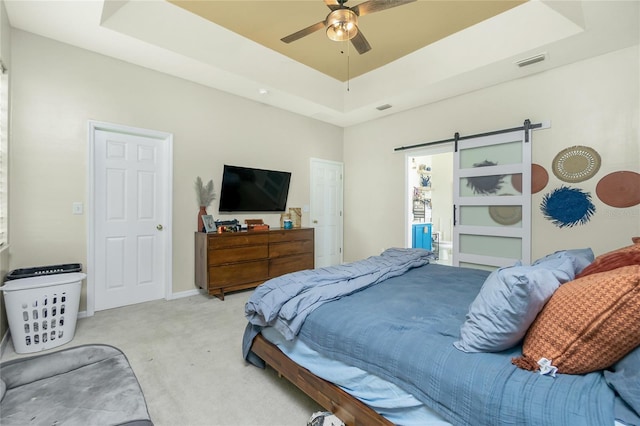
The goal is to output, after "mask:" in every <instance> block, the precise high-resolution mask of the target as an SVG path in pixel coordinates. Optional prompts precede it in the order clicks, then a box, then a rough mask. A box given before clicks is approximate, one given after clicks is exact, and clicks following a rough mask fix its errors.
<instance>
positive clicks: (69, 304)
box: [0, 272, 86, 354]
mask: <svg viewBox="0 0 640 426" xmlns="http://www.w3.org/2000/svg"><path fill="white" fill-rule="evenodd" d="M85 278H86V274H83V273H81V272H72V273H68V274H56V275H43V276H37V277H32V278H22V279H16V280H11V281H7V282H5V284H4V286H2V287H0V290H2V291H3V292H4V302H5V308H6V311H7V319H8V320H9V330H10V331H11V340H12V341H13V347H14V349H15V351H16V353H19V354H23V353H31V352H38V351H44V350H46V349H51V348H55V347H57V346H60V345H63V344H65V343H67V342H70V341H71V340H72V339H73V336H74V334H75V332H76V320H77V319H78V307H79V304H80V289H81V287H82V280H84V279H85Z"/></svg>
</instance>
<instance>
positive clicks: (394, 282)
mask: <svg viewBox="0 0 640 426" xmlns="http://www.w3.org/2000/svg"><path fill="white" fill-rule="evenodd" d="M487 275H488V272H486V271H480V270H475V269H465V268H452V267H448V266H443V265H435V264H430V265H426V266H423V267H420V268H416V269H412V270H410V271H408V272H407V273H405V274H404V275H402V276H400V277H395V278H391V279H388V280H386V281H384V282H381V283H379V284H377V285H376V286H373V287H371V288H368V289H367V290H366V291H359V292H356V293H353V294H351V295H349V296H346V297H343V298H341V299H340V300H336V301H334V302H332V303H327V304H324V305H322V306H320V307H318V308H317V309H315V310H314V311H313V312H312V313H310V314H309V315H308V316H307V318H306V321H305V322H304V325H303V326H302V327H301V329H300V332H299V335H298V338H299V339H301V340H303V341H304V342H305V343H306V344H307V345H308V346H310V347H311V348H312V349H314V350H316V351H318V352H320V353H322V354H324V355H327V356H330V357H332V358H335V359H338V360H340V361H343V362H345V363H347V364H350V365H354V366H356V367H359V368H362V369H364V370H367V371H369V372H371V373H374V374H376V375H378V376H380V377H382V378H384V379H386V380H388V381H390V382H392V383H395V384H396V385H398V386H400V387H401V388H403V389H404V390H406V391H408V392H410V393H412V394H413V395H414V396H416V397H417V398H418V399H420V400H421V401H422V402H424V403H425V404H426V405H427V406H429V407H430V408H433V409H435V410H436V411H438V412H439V413H440V414H442V415H443V416H444V417H445V418H446V419H447V420H449V421H450V422H452V423H453V424H456V425H458V424H459V425H545V426H546V425H583V426H586V425H597V426H601V425H612V424H613V422H614V397H615V395H614V392H613V391H612V389H610V388H609V387H608V386H607V383H606V382H605V380H604V377H603V374H602V373H600V372H596V373H591V374H587V375H564V374H560V375H558V377H556V378H552V377H549V376H541V375H539V374H538V373H532V372H529V371H524V370H520V369H518V368H516V367H515V366H513V365H512V364H511V358H512V357H514V356H518V355H520V354H521V348H520V347H515V348H512V349H510V350H507V351H504V352H500V353H464V352H461V351H459V350H457V349H456V348H455V347H454V346H453V342H454V341H455V340H457V339H458V337H459V333H460V325H461V324H462V323H463V321H464V318H465V314H466V312H467V310H468V307H469V304H470V303H471V302H472V301H473V299H474V298H475V295H476V294H477V293H478V291H479V289H480V287H481V285H482V283H483V282H484V280H485V278H486V277H487Z"/></svg>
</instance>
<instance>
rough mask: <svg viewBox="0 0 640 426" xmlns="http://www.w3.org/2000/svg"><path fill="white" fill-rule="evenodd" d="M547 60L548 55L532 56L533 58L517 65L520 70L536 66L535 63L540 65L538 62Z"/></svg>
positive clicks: (523, 60) (517, 62)
mask: <svg viewBox="0 0 640 426" xmlns="http://www.w3.org/2000/svg"><path fill="white" fill-rule="evenodd" d="M546 58H547V54H546V53H540V54H538V55H535V56H531V57H528V58H525V59H521V60H519V61H516V65H517V66H519V67H520V68H522V67H526V66H527V65H532V64H535V63H538V62H542V61H544V60H545V59H546Z"/></svg>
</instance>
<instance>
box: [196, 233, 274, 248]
mask: <svg viewBox="0 0 640 426" xmlns="http://www.w3.org/2000/svg"><path fill="white" fill-rule="evenodd" d="M208 238H209V241H208V244H207V246H208V247H209V250H216V249H223V248H224V249H227V248H229V247H237V246H249V245H257V244H264V245H267V244H269V234H267V233H256V234H252V233H250V232H238V233H232V232H230V233H227V234H222V235H220V234H216V235H209V236H208Z"/></svg>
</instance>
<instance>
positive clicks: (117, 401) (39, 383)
mask: <svg viewBox="0 0 640 426" xmlns="http://www.w3.org/2000/svg"><path fill="white" fill-rule="evenodd" d="M0 377H1V378H2V380H1V381H0V398H1V400H0V424H2V425H3V426H4V425H25V424H33V425H131V426H133V425H135V426H152V425H153V423H152V422H151V418H150V417H149V412H148V410H147V404H146V402H145V399H144V395H143V393H142V389H141V388H140V384H139V383H138V379H137V378H136V376H135V374H134V373H133V370H132V369H131V366H130V365H129V361H128V360H127V357H126V356H125V355H124V354H123V353H122V352H121V351H120V350H119V349H117V348H114V347H113V346H107V345H83V346H77V347H74V348H69V349H64V350H61V351H57V352H52V353H48V354H43V355H36V356H32V357H28V358H19V359H14V360H11V361H7V362H4V363H2V364H0Z"/></svg>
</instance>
